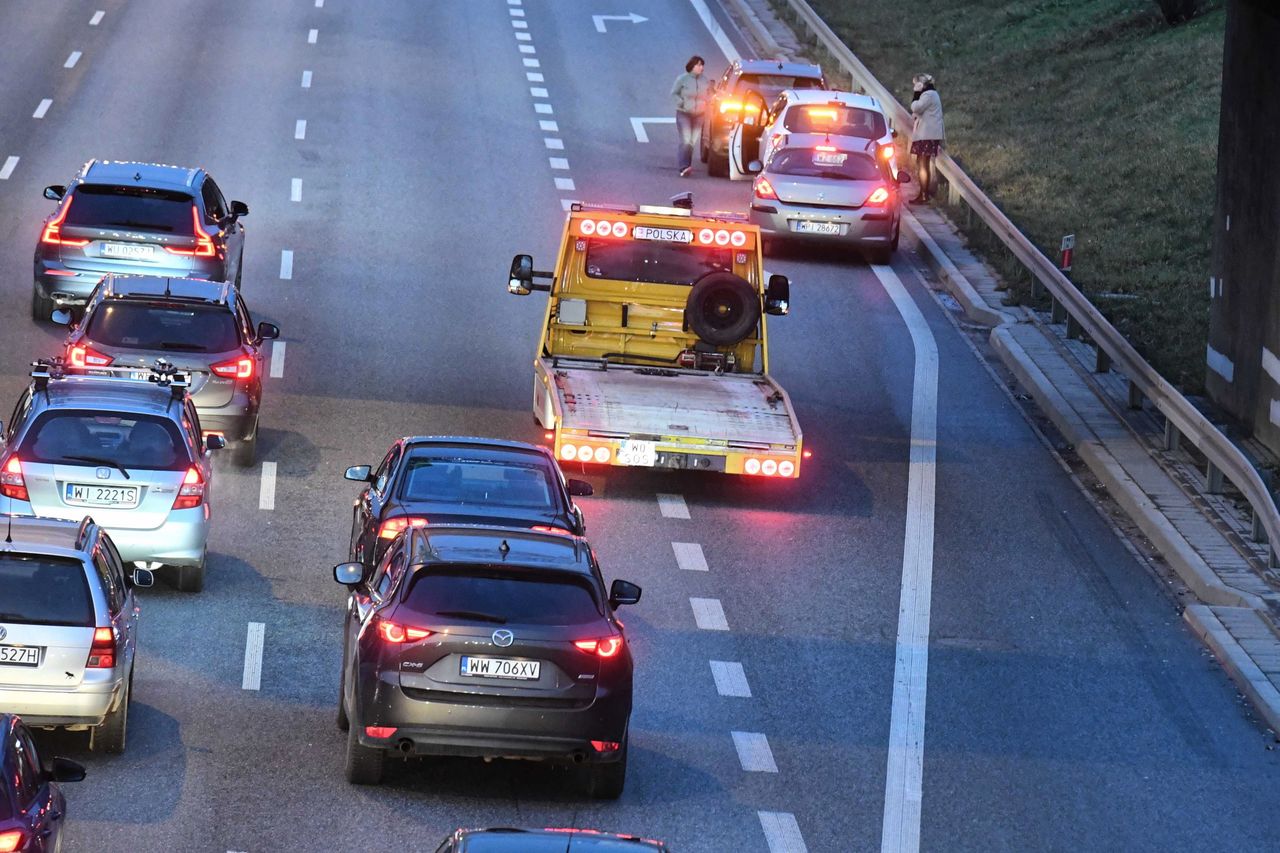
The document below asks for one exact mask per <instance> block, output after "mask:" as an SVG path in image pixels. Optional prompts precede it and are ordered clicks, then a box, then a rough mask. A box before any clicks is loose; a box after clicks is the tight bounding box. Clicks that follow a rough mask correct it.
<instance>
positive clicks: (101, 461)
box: [62, 456, 133, 480]
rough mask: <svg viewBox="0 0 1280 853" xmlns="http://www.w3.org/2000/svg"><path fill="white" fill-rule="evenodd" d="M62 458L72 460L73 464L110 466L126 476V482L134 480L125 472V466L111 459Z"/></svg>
mask: <svg viewBox="0 0 1280 853" xmlns="http://www.w3.org/2000/svg"><path fill="white" fill-rule="evenodd" d="M62 458H63V459H70V460H71V461H72V462H91V463H93V464H94V465H110V466H111V467H112V468H115V469H116V470H117V471H119V472H120V473H121V474H124V478H125V479H126V480H131V479H133V478H132V477H130V476H129V472H128V471H126V470H124V466H123V465H121V464H120V463H119V462H112V461H111V460H110V459H101V458H99V457H97V456H63V457H62Z"/></svg>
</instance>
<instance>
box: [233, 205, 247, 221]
mask: <svg viewBox="0 0 1280 853" xmlns="http://www.w3.org/2000/svg"><path fill="white" fill-rule="evenodd" d="M231 215H232V216H234V217H236V218H239V217H241V216H248V215H249V205H247V204H245V203H244V202H242V201H233V202H231Z"/></svg>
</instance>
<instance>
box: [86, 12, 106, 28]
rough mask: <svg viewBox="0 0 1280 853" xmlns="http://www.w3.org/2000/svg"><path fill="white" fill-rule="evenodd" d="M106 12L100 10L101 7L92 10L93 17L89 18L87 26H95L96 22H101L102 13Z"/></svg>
mask: <svg viewBox="0 0 1280 853" xmlns="http://www.w3.org/2000/svg"><path fill="white" fill-rule="evenodd" d="M106 14H107V13H106V12H104V11H102V10H101V9H99V10H98V11H96V12H94V13H93V17H92V18H90V19H89V26H91V27H96V26H98V24H101V23H102V17H103V16H104V15H106Z"/></svg>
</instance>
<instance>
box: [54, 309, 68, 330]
mask: <svg viewBox="0 0 1280 853" xmlns="http://www.w3.org/2000/svg"><path fill="white" fill-rule="evenodd" d="M49 319H50V320H52V321H53V322H55V323H57V324H58V325H59V326H70V325H71V312H70V311H68V310H67V309H66V308H59V309H58V310H56V311H54V312H53V313H52V314H50V315H49Z"/></svg>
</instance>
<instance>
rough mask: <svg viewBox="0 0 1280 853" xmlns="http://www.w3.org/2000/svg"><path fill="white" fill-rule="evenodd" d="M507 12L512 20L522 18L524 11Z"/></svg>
mask: <svg viewBox="0 0 1280 853" xmlns="http://www.w3.org/2000/svg"><path fill="white" fill-rule="evenodd" d="M507 11H508V12H510V13H511V17H513V18H523V17H524V9H517V8H511V9H508V10H507Z"/></svg>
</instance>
